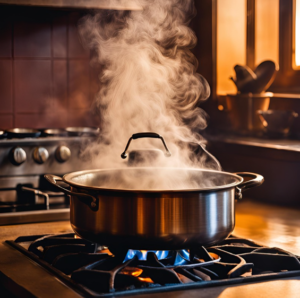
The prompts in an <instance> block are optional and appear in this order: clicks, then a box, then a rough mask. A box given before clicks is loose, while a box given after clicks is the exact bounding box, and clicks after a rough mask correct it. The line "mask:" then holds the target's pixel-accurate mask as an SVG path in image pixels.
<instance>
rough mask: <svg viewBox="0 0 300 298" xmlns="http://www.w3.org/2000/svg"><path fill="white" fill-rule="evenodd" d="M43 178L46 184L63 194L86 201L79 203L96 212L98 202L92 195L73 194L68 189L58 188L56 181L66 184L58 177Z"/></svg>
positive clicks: (48, 175) (48, 176)
mask: <svg viewBox="0 0 300 298" xmlns="http://www.w3.org/2000/svg"><path fill="white" fill-rule="evenodd" d="M44 177H45V179H46V180H47V181H48V182H50V183H51V184H52V185H54V186H56V187H57V188H59V189H61V190H62V191H63V192H64V193H66V194H69V195H74V196H77V197H78V198H85V199H87V200H81V201H82V202H83V203H85V204H87V205H88V206H89V207H90V208H91V209H92V210H93V211H97V210H98V207H99V204H98V200H97V199H96V198H95V197H93V196H92V195H89V194H85V193H79V192H74V191H71V190H68V189H66V188H64V187H62V186H60V185H59V184H57V183H56V182H57V181H62V182H64V183H66V182H65V181H64V180H63V179H62V178H61V177H59V176H56V175H50V174H47V175H45V176H44Z"/></svg>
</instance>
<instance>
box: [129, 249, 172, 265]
mask: <svg viewBox="0 0 300 298" xmlns="http://www.w3.org/2000/svg"><path fill="white" fill-rule="evenodd" d="M148 252H154V253H155V254H156V256H157V258H158V260H161V259H165V258H166V257H167V256H168V253H169V251H168V250H147V251H146V250H142V251H141V250H133V249H129V250H128V252H127V255H126V257H125V259H124V262H126V261H128V260H130V259H132V258H133V257H134V256H137V258H138V259H139V260H141V261H146V260H147V253H148Z"/></svg>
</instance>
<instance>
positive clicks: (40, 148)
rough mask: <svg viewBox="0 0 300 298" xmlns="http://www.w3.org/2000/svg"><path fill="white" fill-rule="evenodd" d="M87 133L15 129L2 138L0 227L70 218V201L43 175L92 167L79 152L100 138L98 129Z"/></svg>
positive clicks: (89, 130) (0, 150)
mask: <svg viewBox="0 0 300 298" xmlns="http://www.w3.org/2000/svg"><path fill="white" fill-rule="evenodd" d="M76 129H77V130H76ZM78 130H79V131H78ZM85 130H86V131H85ZM85 130H84V128H68V129H65V130H64V129H48V130H45V129H44V130H41V131H39V130H31V129H12V130H8V131H7V133H6V134H2V137H1V139H0V168H1V171H0V225H4V224H17V223H25V222H39V221H53V220H64V219H68V218H69V198H68V197H67V196H66V195H65V194H63V193H62V192H58V191H57V189H56V188H53V187H51V185H50V184H49V183H48V182H47V181H46V180H45V179H44V175H45V174H47V173H55V174H57V175H64V174H66V173H68V172H73V171H78V170H84V169H87V168H92V167H93V165H91V164H89V163H88V162H87V161H86V160H84V161H83V160H82V158H80V152H81V149H82V145H83V144H84V143H85V144H86V143H88V142H89V141H91V140H92V139H94V138H95V136H97V129H94V130H93V128H85ZM91 131H92V132H94V133H91ZM76 132H77V133H76Z"/></svg>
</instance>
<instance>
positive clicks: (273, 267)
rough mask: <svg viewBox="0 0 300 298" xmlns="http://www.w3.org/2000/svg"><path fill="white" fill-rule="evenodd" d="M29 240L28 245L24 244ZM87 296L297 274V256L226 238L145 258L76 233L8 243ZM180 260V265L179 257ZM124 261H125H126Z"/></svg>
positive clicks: (27, 237)
mask: <svg viewBox="0 0 300 298" xmlns="http://www.w3.org/2000/svg"><path fill="white" fill-rule="evenodd" d="M28 242H30V245H29V246H26V245H24V244H26V243H28ZM7 243H9V244H10V245H12V246H13V247H15V248H17V249H18V250H20V251H21V252H23V253H24V254H26V255H28V256H29V257H31V258H32V259H34V260H35V261H36V262H38V263H39V264H41V265H43V266H44V267H46V268H47V269H48V270H50V271H51V272H52V273H54V274H56V275H57V276H58V277H59V278H60V279H61V280H62V281H64V282H65V283H66V284H68V285H69V286H71V287H72V288H74V289H75V290H77V291H79V292H80V293H81V294H84V295H85V296H91V297H109V296H115V295H125V294H131V295H132V294H134V293H136V294H138V293H141V292H164V291H170V290H176V289H183V288H186V289H189V288H201V287H210V286H217V285H226V284H227V285H229V284H235V283H242V282H251V281H259V280H267V279H274V278H280V277H288V276H298V275H300V261H299V260H300V258H299V257H298V256H296V255H293V254H291V253H289V252H287V251H284V250H282V249H279V248H269V247H263V246H261V245H258V244H256V243H255V242H253V241H251V240H248V239H241V238H237V237H234V236H230V237H229V238H227V239H226V240H224V241H223V242H221V243H219V244H218V245H217V246H212V247H207V248H204V247H199V248H197V249H191V250H188V253H186V254H183V252H182V251H168V252H167V254H166V256H165V257H164V258H162V259H158V257H157V255H156V254H155V253H154V252H153V251H151V252H148V253H147V255H146V259H145V260H140V259H138V257H137V255H135V256H134V257H133V258H132V259H129V260H126V258H125V256H126V251H125V250H122V249H119V250H118V249H112V252H113V253H112V252H111V251H109V250H108V249H107V248H105V247H101V246H97V245H96V244H94V243H91V242H89V241H87V240H84V239H81V238H76V236H75V234H73V233H71V234H58V235H38V236H22V237H19V238H17V239H16V240H15V241H7ZM187 256H188V257H187ZM179 257H180V258H181V261H180V263H178V258H179ZM124 260H126V261H124Z"/></svg>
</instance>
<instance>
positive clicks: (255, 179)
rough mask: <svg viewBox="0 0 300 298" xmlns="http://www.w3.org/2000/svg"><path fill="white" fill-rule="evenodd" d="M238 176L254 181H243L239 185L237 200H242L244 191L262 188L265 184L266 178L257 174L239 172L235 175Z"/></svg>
mask: <svg viewBox="0 0 300 298" xmlns="http://www.w3.org/2000/svg"><path fill="white" fill-rule="evenodd" d="M235 174H236V175H238V176H241V177H243V178H244V177H250V178H252V179H250V180H248V181H243V182H242V183H241V184H239V186H238V187H236V194H235V195H236V198H237V199H242V191H245V190H247V189H250V188H252V187H256V186H260V185H261V184H262V183H263V182H264V177H263V176H262V175H259V174H255V173H249V172H237V173H235Z"/></svg>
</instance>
